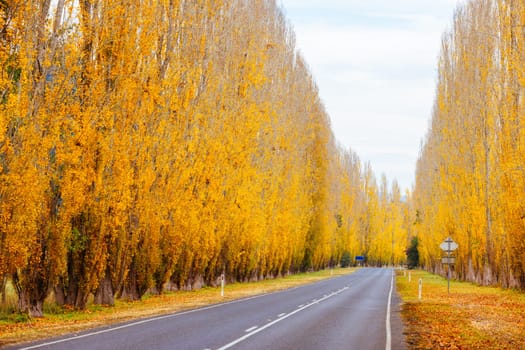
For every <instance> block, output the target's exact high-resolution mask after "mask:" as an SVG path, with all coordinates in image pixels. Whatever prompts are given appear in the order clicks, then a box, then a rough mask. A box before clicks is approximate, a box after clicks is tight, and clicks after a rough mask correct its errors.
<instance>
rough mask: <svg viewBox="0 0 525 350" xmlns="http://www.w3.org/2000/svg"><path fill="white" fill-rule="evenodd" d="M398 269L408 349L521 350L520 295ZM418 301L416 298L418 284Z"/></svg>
mask: <svg viewBox="0 0 525 350" xmlns="http://www.w3.org/2000/svg"><path fill="white" fill-rule="evenodd" d="M411 277H412V278H411V282H408V272H406V277H405V276H404V275H403V271H397V277H396V283H397V291H398V292H399V294H400V296H401V298H402V300H403V301H404V303H403V305H402V308H401V309H402V311H401V314H402V318H403V321H404V324H405V336H406V342H407V347H408V349H525V293H523V292H520V291H516V290H508V289H502V288H497V287H481V286H477V285H475V284H472V283H468V282H457V281H450V294H448V292H447V280H446V279H445V278H443V277H441V276H438V275H433V274H430V273H428V272H425V271H411ZM420 278H421V279H422V282H423V285H422V298H421V300H418V281H419V279H420Z"/></svg>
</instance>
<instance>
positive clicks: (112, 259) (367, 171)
mask: <svg viewBox="0 0 525 350" xmlns="http://www.w3.org/2000/svg"><path fill="white" fill-rule="evenodd" d="M0 42H1V49H0V130H1V132H0V278H1V279H2V281H3V286H4V287H5V282H6V281H7V280H9V281H10V282H12V284H13V285H14V286H15V288H16V292H17V294H18V297H19V308H20V310H21V311H26V312H29V313H30V314H31V315H42V305H43V302H44V300H45V299H46V298H48V297H49V296H50V295H53V296H54V300H55V301H56V303H58V304H60V305H71V306H73V307H75V308H80V309H82V308H84V307H85V306H86V304H87V303H88V301H89V300H91V299H90V298H91V296H93V295H94V302H95V303H102V304H112V303H113V302H114V298H115V297H120V298H127V299H131V300H136V299H139V298H141V296H142V295H144V293H146V292H147V291H152V292H158V293H161V292H162V291H164V290H166V289H188V288H198V287H199V286H201V285H203V284H206V285H214V284H215V283H216V281H217V278H218V276H220V275H221V274H222V273H225V275H226V277H227V279H229V280H231V281H245V280H253V279H260V278H266V277H272V276H277V275H281V274H286V273H290V272H292V273H293V272H296V271H301V270H309V269H320V268H323V267H327V266H329V265H335V264H337V263H338V262H339V261H340V258H341V256H342V255H343V254H345V255H346V256H348V253H349V254H350V255H351V256H352V257H354V256H356V255H366V256H367V258H368V261H369V263H373V264H386V263H391V264H399V263H401V262H402V261H404V259H405V257H404V249H405V248H406V246H407V239H408V236H407V235H408V234H409V230H407V229H406V227H411V226H410V225H408V221H409V220H408V206H407V205H406V204H405V203H404V201H402V199H401V197H402V194H401V193H400V189H399V187H398V186H397V184H396V183H395V182H394V183H393V185H392V186H389V185H388V183H387V180H386V178H385V177H383V178H382V179H381V181H380V184H379V185H378V184H377V182H376V180H375V178H374V175H373V173H372V171H371V168H370V166H369V165H363V164H362V163H361V162H360V160H359V158H358V157H357V156H356V155H355V154H354V153H352V152H351V151H349V150H345V149H342V148H341V147H339V146H338V145H337V144H336V142H335V140H334V138H333V134H332V131H331V129H330V123H329V118H328V116H327V114H326V112H325V110H324V108H323V104H322V102H321V101H320V99H319V96H318V92H317V88H316V85H315V83H314V81H313V79H312V77H311V74H310V72H309V70H308V68H307V66H306V64H305V62H304V61H303V59H302V58H301V56H300V54H298V53H297V51H296V49H295V41H294V35H293V32H292V30H291V28H290V26H289V25H288V24H287V22H286V20H285V18H284V16H283V14H282V12H281V10H280V9H279V7H278V6H277V5H276V4H275V1H273V0H250V1H248V0H230V1H214V0H191V1H190V0H155V1H149V0H80V1H73V0H56V1H51V0H29V1H26V0H0ZM403 227H405V229H403Z"/></svg>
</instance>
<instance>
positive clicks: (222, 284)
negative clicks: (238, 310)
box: [221, 273, 224, 297]
mask: <svg viewBox="0 0 525 350" xmlns="http://www.w3.org/2000/svg"><path fill="white" fill-rule="evenodd" d="M223 296H224V273H222V274H221V297H223Z"/></svg>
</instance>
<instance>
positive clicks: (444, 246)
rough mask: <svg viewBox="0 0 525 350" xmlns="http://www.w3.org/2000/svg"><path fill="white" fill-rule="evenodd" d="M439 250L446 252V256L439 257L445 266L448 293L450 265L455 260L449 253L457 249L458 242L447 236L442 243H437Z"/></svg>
mask: <svg viewBox="0 0 525 350" xmlns="http://www.w3.org/2000/svg"><path fill="white" fill-rule="evenodd" d="M439 247H440V248H441V250H443V251H445V252H447V256H446V257H445V258H442V259H441V262H442V263H443V264H445V265H448V266H447V269H448V270H447V290H448V294H450V265H452V264H454V263H455V262H456V258H454V257H451V256H450V253H452V252H453V251H454V250H456V249H458V244H457V243H456V242H454V240H453V239H452V238H451V237H447V239H445V241H444V242H443V243H441V244H440V245H439Z"/></svg>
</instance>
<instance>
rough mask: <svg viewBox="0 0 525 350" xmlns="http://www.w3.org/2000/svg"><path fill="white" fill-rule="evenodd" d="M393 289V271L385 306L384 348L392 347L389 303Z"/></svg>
mask: <svg viewBox="0 0 525 350" xmlns="http://www.w3.org/2000/svg"><path fill="white" fill-rule="evenodd" d="M393 289H394V271H392V279H391V280H390V292H388V305H387V307H386V344H385V350H391V349H392V331H391V329H390V308H391V307H390V304H391V303H392V290H393Z"/></svg>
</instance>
